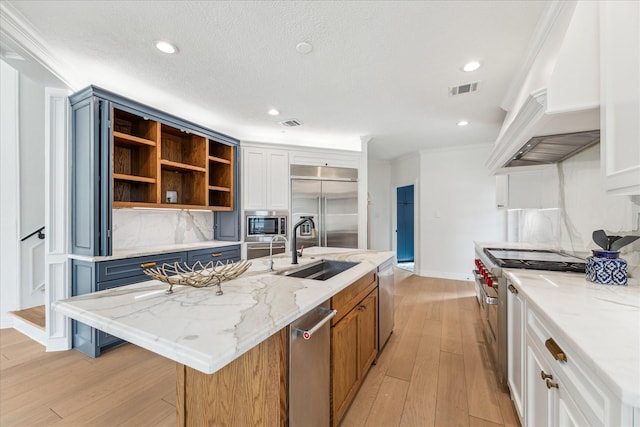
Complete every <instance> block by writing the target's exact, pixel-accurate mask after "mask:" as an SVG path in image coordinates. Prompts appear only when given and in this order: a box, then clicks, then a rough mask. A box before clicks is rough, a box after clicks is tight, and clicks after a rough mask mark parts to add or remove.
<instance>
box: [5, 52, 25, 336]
mask: <svg viewBox="0 0 640 427" xmlns="http://www.w3.org/2000/svg"><path fill="white" fill-rule="evenodd" d="M0 92H1V93H2V96H1V97H0V271H2V274H1V275H0V314H1V316H2V317H1V319H0V327H2V328H7V327H11V326H12V324H13V319H12V318H11V316H9V314H8V313H7V312H8V311H9V310H16V309H18V308H19V304H20V301H19V295H20V293H19V291H20V288H19V286H18V284H19V283H20V274H19V269H18V268H16V266H18V265H19V262H20V261H19V257H18V253H19V245H18V240H19V237H18V232H19V224H20V222H19V217H18V204H19V203H20V200H19V198H18V194H19V193H18V175H19V170H18V149H19V144H18V94H19V75H18V72H17V71H16V70H14V69H13V68H11V67H10V66H9V65H7V64H6V63H5V62H4V61H0Z"/></svg>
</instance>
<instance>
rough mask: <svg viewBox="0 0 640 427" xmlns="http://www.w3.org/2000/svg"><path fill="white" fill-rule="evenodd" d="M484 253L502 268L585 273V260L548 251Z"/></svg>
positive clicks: (488, 251) (509, 250)
mask: <svg viewBox="0 0 640 427" xmlns="http://www.w3.org/2000/svg"><path fill="white" fill-rule="evenodd" d="M484 252H485V253H486V254H487V255H488V256H489V257H490V258H491V260H492V261H494V262H495V263H496V265H497V266H498V267H500V268H525V269H531V270H550V271H571V272H576V273H584V270H585V265H586V264H585V262H584V260H582V259H580V258H578V257H574V256H572V255H567V254H565V253H562V252H558V251H552V250H547V249H503V248H485V250H484Z"/></svg>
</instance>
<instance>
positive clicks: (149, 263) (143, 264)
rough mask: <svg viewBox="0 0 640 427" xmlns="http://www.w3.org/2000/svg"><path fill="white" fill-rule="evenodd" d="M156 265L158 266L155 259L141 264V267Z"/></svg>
mask: <svg viewBox="0 0 640 427" xmlns="http://www.w3.org/2000/svg"><path fill="white" fill-rule="evenodd" d="M155 266H156V262H155V261H151V262H143V263H142V264H140V268H149V267H155Z"/></svg>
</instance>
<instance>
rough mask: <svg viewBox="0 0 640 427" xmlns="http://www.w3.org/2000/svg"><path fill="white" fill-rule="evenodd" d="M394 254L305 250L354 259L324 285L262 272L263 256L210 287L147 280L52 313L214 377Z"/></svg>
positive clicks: (67, 303) (283, 265) (278, 262)
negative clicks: (219, 289) (218, 289)
mask: <svg viewBox="0 0 640 427" xmlns="http://www.w3.org/2000/svg"><path fill="white" fill-rule="evenodd" d="M393 257H394V253H393V252H390V251H368V250H354V249H337V248H308V249H305V256H304V257H303V258H302V259H301V262H303V263H306V262H312V261H315V260H318V259H335V260H346V261H358V262H359V264H358V265H356V266H355V267H353V268H351V269H349V270H347V271H345V272H343V273H341V274H338V275H337V276H335V277H333V278H331V279H329V280H326V281H317V280H312V279H299V278H293V277H287V276H282V275H277V274H272V273H268V272H267V271H266V269H267V265H268V259H266V260H265V259H257V260H252V262H253V265H252V267H251V269H250V270H249V271H248V272H246V273H245V274H244V275H242V276H241V277H239V278H237V279H234V280H232V281H229V282H225V283H224V284H223V289H224V295H221V296H216V295H215V291H214V290H212V288H201V289H198V288H190V287H182V286H181V287H174V293H173V294H171V295H167V294H165V290H166V288H167V286H166V285H165V284H164V283H161V282H159V281H154V280H150V281H145V282H141V283H137V284H133V285H128V286H123V287H119V288H114V289H110V290H106V291H101V292H96V293H92V294H87V295H82V296H77V297H73V298H70V299H67V300H63V301H58V302H56V303H54V304H53V307H54V309H55V310H56V311H58V312H60V313H62V314H64V315H67V316H69V317H71V318H73V319H75V320H78V321H81V322H82V323H85V324H87V325H89V326H92V327H94V328H97V329H100V330H102V331H104V332H106V333H109V334H112V335H115V336H117V337H119V338H122V339H124V340H126V341H129V342H131V343H133V344H136V345H138V346H140V347H143V348H145V349H147V350H150V351H153V352H155V353H157V354H160V355H162V356H165V357H167V358H169V359H172V360H174V361H176V362H178V363H181V364H184V365H186V366H189V367H192V368H194V369H196V370H198V371H201V372H204V373H207V374H212V373H215V372H216V371H218V370H219V369H221V368H222V367H224V366H226V365H227V364H228V363H230V362H231V361H233V360H235V359H236V358H237V357H239V356H240V355H242V354H244V353H245V352H246V351H248V350H250V349H251V348H253V347H254V346H255V345H257V344H258V343H260V342H262V341H264V340H265V339H267V338H268V337H270V336H271V335H273V334H274V333H276V332H277V331H279V330H281V329H282V328H284V327H285V326H287V325H288V324H290V323H291V322H293V321H294V320H296V319H297V318H298V317H300V316H302V315H303V314H305V313H306V312H308V311H309V310H311V309H313V308H314V307H315V306H317V305H318V304H320V303H322V302H323V301H326V300H327V299H329V298H331V297H332V296H333V295H335V294H336V293H338V292H340V291H341V290H342V289H344V288H345V287H347V286H348V285H349V284H351V283H353V282H354V281H355V280H357V279H359V278H360V277H362V276H364V275H365V274H366V273H368V272H369V271H371V270H372V269H375V268H376V267H377V266H379V265H381V264H383V263H384V262H386V261H387V260H389V259H390V258H393ZM274 260H275V269H276V270H281V269H287V268H290V267H292V266H291V265H290V259H287V255H279V256H278V257H274Z"/></svg>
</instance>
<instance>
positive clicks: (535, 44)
mask: <svg viewBox="0 0 640 427" xmlns="http://www.w3.org/2000/svg"><path fill="white" fill-rule="evenodd" d="M576 4H577V1H575V0H572V1H566V0H554V1H551V2H549V3H547V5H546V6H545V9H544V10H543V12H542V16H541V17H540V20H539V21H538V23H537V25H536V28H535V30H534V33H533V36H532V37H531V39H530V40H529V45H528V46H527V49H526V50H525V55H524V57H523V60H522V62H521V63H520V66H519V67H518V70H517V71H516V74H515V75H514V77H513V79H512V80H511V83H510V84H509V88H508V89H507V93H506V95H505V96H504V99H503V100H502V102H501V103H500V107H501V108H502V109H504V110H505V111H511V110H512V109H513V108H514V104H515V102H516V99H517V97H518V94H519V92H520V89H521V88H522V86H523V85H524V82H525V80H526V79H527V76H528V74H529V71H530V70H531V68H532V67H533V64H534V63H535V61H536V59H537V58H538V54H539V53H540V51H541V50H542V48H543V46H544V45H545V43H547V40H548V39H549V37H550V36H551V35H552V34H554V30H555V27H556V25H558V21H559V18H560V16H562V15H563V14H565V13H570V12H572V11H573V10H574V9H575V7H576Z"/></svg>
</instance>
